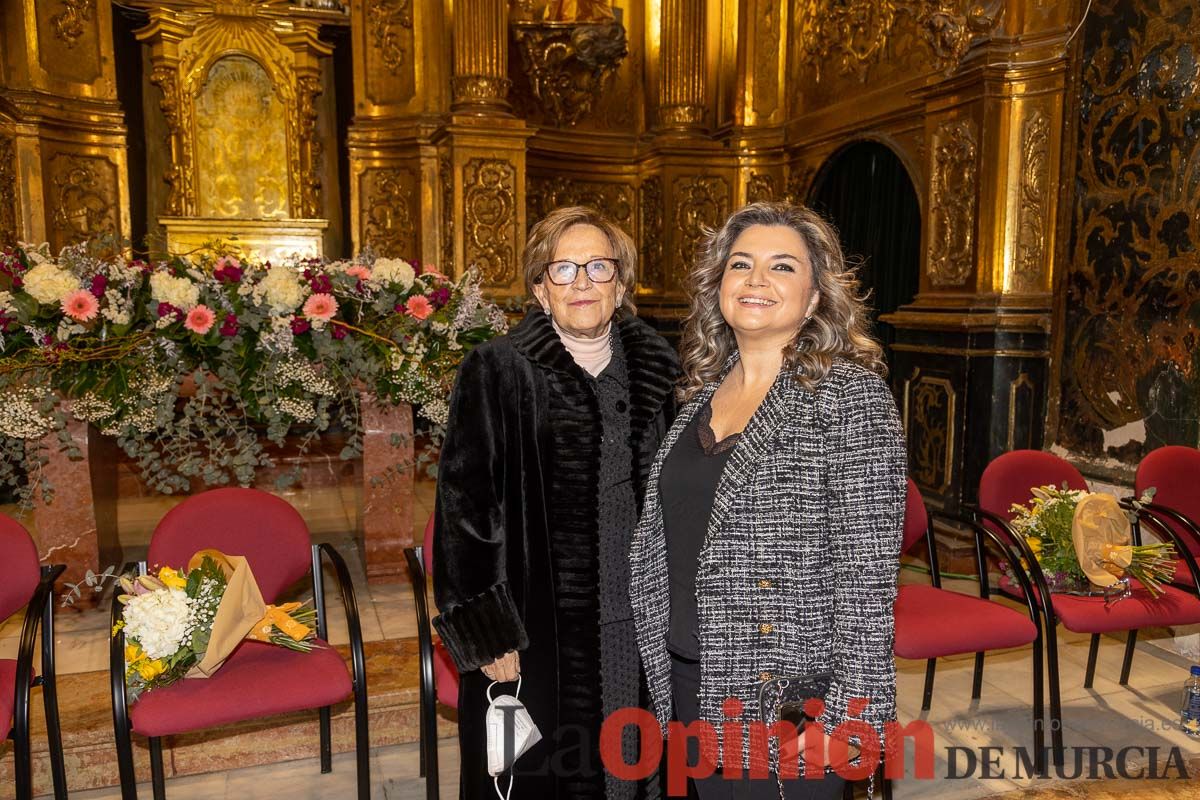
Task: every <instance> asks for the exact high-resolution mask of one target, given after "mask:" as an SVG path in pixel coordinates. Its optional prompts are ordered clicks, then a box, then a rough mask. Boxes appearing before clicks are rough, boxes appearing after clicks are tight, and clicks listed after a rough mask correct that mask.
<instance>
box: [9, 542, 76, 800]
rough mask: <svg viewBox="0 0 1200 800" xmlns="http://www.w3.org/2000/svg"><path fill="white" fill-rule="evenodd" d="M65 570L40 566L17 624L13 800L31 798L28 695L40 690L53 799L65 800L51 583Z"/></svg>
mask: <svg viewBox="0 0 1200 800" xmlns="http://www.w3.org/2000/svg"><path fill="white" fill-rule="evenodd" d="M64 570H66V566H65V565H63V564H56V565H54V566H43V567H42V577H41V580H40V581H38V585H37V588H36V589H35V590H34V592H33V597H32V598H30V600H29V605H28V607H26V609H25V619H24V622H23V623H22V624H21V640H20V644H19V645H18V647H17V675H16V697H15V702H14V704H13V727H12V730H11V731H10V732H9V734H8V737H7V738H9V739H12V740H13V762H14V763H13V774H14V777H15V778H16V781H15V782H16V791H17V795H16V796H17V800H32V798H33V747H32V744H31V742H30V731H29V701H30V692H31V691H32V690H33V687H35V686H41V687H42V705H43V707H44V708H45V711H46V738H47V739H48V740H49V748H50V777H51V779H52V780H53V782H54V798H55V800H66V797H67V771H66V767H65V766H64V763H63V749H62V726H61V724H60V722H59V716H58V684H57V681H56V674H55V670H54V582H55V581H57V580H58V578H59V576H60V575H62V574H63V571H64ZM39 624H40V625H41V628H42V670H41V674H40V675H38V676H37V677H34V674H33V649H34V647H35V645H36V642H37V635H38V625H39Z"/></svg>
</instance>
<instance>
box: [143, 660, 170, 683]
mask: <svg viewBox="0 0 1200 800" xmlns="http://www.w3.org/2000/svg"><path fill="white" fill-rule="evenodd" d="M166 668H167V667H166V665H165V664H163V662H162V659H160V658H156V659H154V660H153V661H151V660H150V659H146V660H144V661H141V662H139V663H138V665H137V671H138V674H139V675H141V676H142V680H144V681H152V680H154V679H155V678H157V677H158V676H159V675H161V674H163V671H164V670H166Z"/></svg>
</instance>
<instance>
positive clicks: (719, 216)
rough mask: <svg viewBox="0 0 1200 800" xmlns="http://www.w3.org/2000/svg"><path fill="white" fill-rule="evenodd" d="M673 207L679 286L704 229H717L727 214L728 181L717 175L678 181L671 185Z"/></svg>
mask: <svg viewBox="0 0 1200 800" xmlns="http://www.w3.org/2000/svg"><path fill="white" fill-rule="evenodd" d="M671 188H672V192H673V195H674V197H673V200H674V204H675V241H676V244H677V247H676V250H675V264H674V265H673V266H674V270H673V272H674V273H675V276H676V278H677V279H678V283H679V285H680V286H681V285H682V283H683V276H685V275H687V273H688V272H689V271H690V270H691V268H692V264H693V263H695V259H696V254H697V248H699V246H700V242H701V241H703V239H704V231H705V229H706V228H707V229H715V228H718V227H720V225H721V223H722V222H723V221H724V219H725V217H726V216H727V215H728V214H729V195H730V192H729V181H727V180H725V179H724V178H722V177H720V176H719V175H693V176H686V177H679V178H676V179H675V182H674V183H673V184H672V187H671Z"/></svg>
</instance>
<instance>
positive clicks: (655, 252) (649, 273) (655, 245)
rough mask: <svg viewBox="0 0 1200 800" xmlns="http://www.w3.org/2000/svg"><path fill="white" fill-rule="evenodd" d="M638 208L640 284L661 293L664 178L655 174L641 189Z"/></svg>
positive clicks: (662, 276) (662, 275)
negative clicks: (639, 214) (639, 224)
mask: <svg viewBox="0 0 1200 800" xmlns="http://www.w3.org/2000/svg"><path fill="white" fill-rule="evenodd" d="M638 207H639V210H640V212H641V240H642V247H641V255H642V259H641V260H642V265H641V270H640V272H641V274H640V275H639V276H638V282H639V283H640V284H641V285H642V287H643V288H647V289H655V290H659V291H661V290H662V288H663V279H664V277H665V275H664V270H663V234H664V233H665V231H664V219H663V188H662V178H660V177H658V176H657V175H653V176H651V177H649V178H647V179H646V180H644V181H642V185H641V186H640V187H639V188H638Z"/></svg>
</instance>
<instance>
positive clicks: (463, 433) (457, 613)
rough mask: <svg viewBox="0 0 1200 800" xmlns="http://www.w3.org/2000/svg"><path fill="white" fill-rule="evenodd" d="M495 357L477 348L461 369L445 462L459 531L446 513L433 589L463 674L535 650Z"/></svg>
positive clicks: (438, 533)
mask: <svg viewBox="0 0 1200 800" xmlns="http://www.w3.org/2000/svg"><path fill="white" fill-rule="evenodd" d="M490 355H491V352H490V351H489V350H488V349H486V348H480V349H476V350H473V351H472V352H471V353H469V354H468V355H467V357H466V358H465V359H464V360H463V363H462V365H461V366H460V367H459V373H458V378H457V380H456V381H455V385H454V391H453V394H452V397H451V399H450V419H451V420H452V421H453V424H452V425H450V426H449V427H448V429H447V432H446V439H445V441H444V442H443V444H442V454H441V461H440V463H439V465H438V494H439V497H438V505H439V507H442V508H452V509H454V514H453V515H452V520H453V525H454V528H455V529H454V531H453V532H452V533H450V534H448V535H447V532H446V530H445V527H446V524H447V519H446V517H447V516H448V515H444V514H438V519H437V520H436V521H435V525H436V526H437V528H436V530H435V535H434V559H433V565H434V581H433V586H434V597H435V601H436V603H437V606H438V608H439V609H440V611H441V614H440V616H438V617H436V618H434V620H433V624H434V627H435V628H437V632H438V633H439V634H440V635H441V637H442V641H443V642H444V643H445V645H446V647H447V649H448V650H449V651H450V655H451V657H452V658H453V659H454V663H455V664H456V665H457V666H458V669H459V670H460V671H461V672H466V671H469V670H473V669H478V668H479V667H481V666H483V665H484V664H489V663H491V662H492V661H494V660H495V659H496V658H498V657H500V656H502V655H504V654H505V653H507V652H508V651H510V650H522V649H524V648H525V647H527V646H528V645H529V637H528V635H527V634H526V631H525V626H524V624H523V623H522V621H521V616H520V614H519V613H518V610H517V607H516V604H515V603H514V601H513V594H512V592H511V591H510V589H509V582H508V576H507V574H506V572H507V570H506V568H505V565H506V563H507V561H508V558H507V554H506V553H505V546H506V543H507V541H508V540H507V537H506V520H505V518H504V509H505V503H503V502H502V495H503V493H504V452H503V445H504V443H503V435H504V434H503V420H504V411H505V404H504V403H503V402H502V401H501V399H500V395H501V393H502V392H503V391H504V388H503V387H504V385H505V383H506V381H505V380H504V376H503V375H501V374H499V373H500V372H501V370H499V369H498V368H497V364H496V363H495V360H494V359H492V358H490V357H489V356H490ZM456 565H462V566H465V565H470V568H469V569H464V568H459V566H456Z"/></svg>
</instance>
